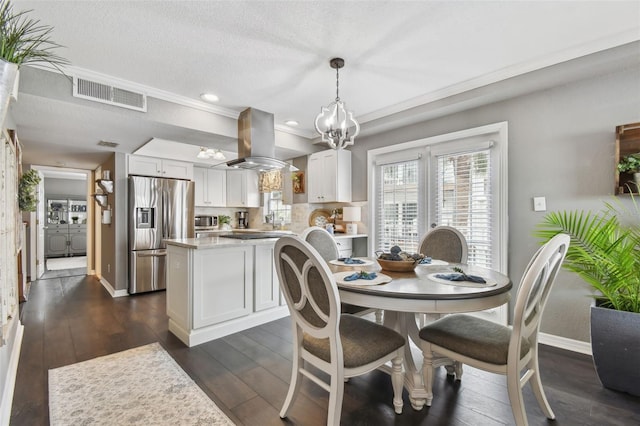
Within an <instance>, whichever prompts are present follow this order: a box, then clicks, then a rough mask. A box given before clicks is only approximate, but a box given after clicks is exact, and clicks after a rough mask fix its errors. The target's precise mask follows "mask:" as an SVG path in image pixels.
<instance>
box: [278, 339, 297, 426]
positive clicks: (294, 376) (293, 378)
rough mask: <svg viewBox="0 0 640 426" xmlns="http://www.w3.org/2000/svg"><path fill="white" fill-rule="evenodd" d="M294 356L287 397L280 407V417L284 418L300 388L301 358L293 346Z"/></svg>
mask: <svg viewBox="0 0 640 426" xmlns="http://www.w3.org/2000/svg"><path fill="white" fill-rule="evenodd" d="M294 352H295V353H294V354H293V355H294V356H293V366H292V368H291V383H290V384H289V391H288V392H287V397H286V398H285V400H284V404H283V405H282V409H281V410H280V418H281V419H284V418H285V417H287V413H288V412H289V408H291V406H292V405H293V401H295V399H296V396H298V390H299V388H300V382H301V381H302V373H300V367H301V363H302V359H301V358H300V357H299V356H297V355H298V354H297V352H298V351H297V350H296V348H294Z"/></svg>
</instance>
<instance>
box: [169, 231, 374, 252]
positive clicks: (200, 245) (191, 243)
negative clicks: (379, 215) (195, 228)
mask: <svg viewBox="0 0 640 426" xmlns="http://www.w3.org/2000/svg"><path fill="white" fill-rule="evenodd" d="M224 232H229V231H224ZM234 232H238V231H237V230H234ZM240 232H267V233H268V232H283V233H287V234H288V233H290V234H291V235H295V234H294V233H292V232H287V231H264V230H260V231H258V230H242V231H240ZM366 236H367V235H366V234H335V235H334V238H336V239H340V238H361V237H366ZM277 239H278V238H259V239H254V240H238V239H234V238H224V237H221V236H219V235H215V234H212V236H210V237H204V238H179V239H172V240H170V239H165V240H164V242H165V243H167V244H170V245H174V246H178V247H185V248H191V249H210V248H216V247H230V246H246V245H259V244H273V243H274V242H275V241H276V240H277Z"/></svg>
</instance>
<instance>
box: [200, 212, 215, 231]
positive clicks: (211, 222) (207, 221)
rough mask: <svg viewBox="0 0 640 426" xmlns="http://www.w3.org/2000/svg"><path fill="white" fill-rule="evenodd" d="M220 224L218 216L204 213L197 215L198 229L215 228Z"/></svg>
mask: <svg viewBox="0 0 640 426" xmlns="http://www.w3.org/2000/svg"><path fill="white" fill-rule="evenodd" d="M217 226H218V216H209V215H202V216H200V215H199V216H196V220H195V227H196V229H198V228H200V229H204V228H215V227H217Z"/></svg>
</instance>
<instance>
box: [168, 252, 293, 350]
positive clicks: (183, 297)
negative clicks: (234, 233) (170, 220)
mask: <svg viewBox="0 0 640 426" xmlns="http://www.w3.org/2000/svg"><path fill="white" fill-rule="evenodd" d="M274 244H275V242H273V243H267V244H264V243H262V244H255V245H254V244H238V245H231V244H226V245H222V246H216V245H215V244H212V246H211V247H210V248H209V247H203V246H202V245H194V247H189V246H186V247H185V245H178V244H172V243H170V242H168V243H167V315H168V316H169V331H171V332H172V333H173V334H175V335H176V336H177V337H178V338H179V339H180V340H182V342H184V343H185V344H186V345H188V346H194V345H198V344H200V343H204V342H207V341H210V340H213V339H217V338H220V337H223V336H226V335H228V334H231V333H235V332H238V331H241V330H244V329H247V328H250V327H255V326H257V325H260V324H263V323H265V322H268V321H273V320H275V319H278V318H282V317H283V316H286V315H287V314H288V310H287V308H286V306H281V305H280V289H279V287H278V280H277V274H276V272H275V267H274V261H273V249H274Z"/></svg>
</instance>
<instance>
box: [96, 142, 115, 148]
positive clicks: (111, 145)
mask: <svg viewBox="0 0 640 426" xmlns="http://www.w3.org/2000/svg"><path fill="white" fill-rule="evenodd" d="M98 145H100V146H106V147H107V148H115V147H117V146H118V145H120V144H119V143H116V142H109V141H100V142H98Z"/></svg>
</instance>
